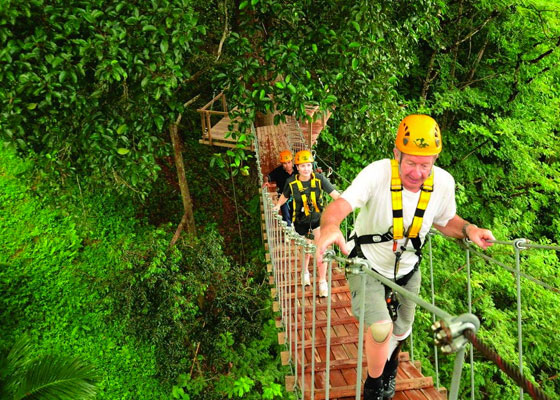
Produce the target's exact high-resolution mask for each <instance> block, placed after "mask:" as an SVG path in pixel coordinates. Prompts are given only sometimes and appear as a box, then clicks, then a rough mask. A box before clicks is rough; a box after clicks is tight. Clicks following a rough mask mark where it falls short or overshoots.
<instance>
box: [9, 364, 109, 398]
mask: <svg viewBox="0 0 560 400" xmlns="http://www.w3.org/2000/svg"><path fill="white" fill-rule="evenodd" d="M98 380H99V377H98V374H97V373H96V371H95V369H94V368H93V366H91V365H90V364H88V363H85V362H84V361H82V360H81V359H79V358H75V357H74V358H68V357H62V356H44V357H40V358H38V359H36V360H34V361H32V362H30V363H28V364H27V365H26V369H25V373H24V374H23V376H22V378H21V381H20V382H19V383H18V385H17V387H16V388H15V395H14V400H70V399H73V400H81V399H83V400H88V399H93V398H95V395H96V393H97V387H96V383H97V381H98Z"/></svg>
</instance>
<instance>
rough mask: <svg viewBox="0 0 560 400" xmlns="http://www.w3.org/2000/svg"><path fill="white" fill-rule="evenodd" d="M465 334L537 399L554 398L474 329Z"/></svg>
mask: <svg viewBox="0 0 560 400" xmlns="http://www.w3.org/2000/svg"><path fill="white" fill-rule="evenodd" d="M463 335H464V336H465V337H466V338H467V339H468V340H469V342H471V343H472V344H473V346H474V347H475V348H476V349H477V350H478V351H480V352H481V353H482V354H483V355H484V356H485V357H486V358H488V359H489V360H491V361H493V362H494V363H495V364H496V365H497V366H498V367H499V368H500V369H501V370H502V371H503V372H505V373H506V374H507V376H509V377H510V378H511V379H513V380H514V381H515V383H517V384H518V385H519V386H521V387H522V388H523V390H525V391H526V392H527V393H529V395H530V396H531V398H533V399H536V400H552V398H551V397H550V396H548V395H547V394H545V393H544V392H543V391H542V390H541V389H539V388H538V387H536V386H535V385H533V383H531V382H530V381H529V380H528V379H527V378H526V377H525V376H524V375H523V373H522V372H521V371H519V369H518V368H517V367H515V366H513V365H511V364H510V363H508V362H507V361H505V360H504V359H503V358H502V357H500V355H499V354H498V353H496V352H495V351H494V350H492V349H491V348H490V347H489V346H488V345H486V344H485V343H483V342H482V341H481V340H480V339H479V338H478V337H477V336H476V334H475V333H474V332H473V330H472V329H465V330H464V331H463Z"/></svg>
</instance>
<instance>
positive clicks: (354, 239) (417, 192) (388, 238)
mask: <svg viewBox="0 0 560 400" xmlns="http://www.w3.org/2000/svg"><path fill="white" fill-rule="evenodd" d="M441 148H442V141H441V132H440V130H439V126H438V124H437V123H436V121H435V120H434V119H433V118H431V117H429V116H427V115H417V114H414V115H409V116H407V117H406V118H404V119H403V120H402V121H401V123H400V125H399V128H398V131H397V138H396V140H395V148H394V150H393V152H394V156H395V159H394V160H388V159H385V160H379V161H375V162H373V163H371V164H370V165H368V166H367V167H365V168H364V169H363V170H362V171H361V172H360V173H359V174H358V176H357V177H356V178H355V179H354V181H353V182H352V184H351V185H350V187H348V189H346V191H344V193H343V194H342V195H341V197H340V198H339V199H337V200H335V201H334V202H332V203H331V204H330V205H329V206H328V207H327V208H326V209H325V210H324V212H323V215H322V218H321V232H322V233H321V237H320V238H319V240H318V242H317V244H316V245H317V254H316V256H317V263H320V262H321V261H322V258H323V253H324V251H325V250H326V248H327V247H328V246H329V245H331V244H333V243H334V244H336V245H338V246H339V247H340V248H341V250H342V252H343V253H344V254H346V255H348V254H350V256H352V257H356V256H358V257H362V258H367V259H368V260H370V261H371V262H372V263H373V265H374V269H375V270H376V271H377V272H378V273H380V274H381V275H383V276H385V277H387V278H389V279H393V280H395V281H396V282H397V284H399V285H401V286H403V287H404V288H406V289H407V290H409V291H411V292H413V293H416V294H417V293H418V292H419V290H420V280H421V279H420V270H419V264H420V260H421V249H422V245H423V243H424V239H425V237H426V234H427V233H428V232H429V230H430V228H431V227H432V226H434V227H435V228H436V229H438V230H439V231H441V232H442V233H443V234H445V235H447V236H451V237H454V238H458V239H461V238H464V237H468V238H469V239H470V240H472V241H473V242H474V243H476V244H477V245H478V246H480V247H482V248H483V249H486V248H487V247H488V246H490V245H491V243H489V242H488V241H489V240H494V236H493V235H492V232H490V231H489V230H487V229H482V228H479V227H477V226H476V225H473V224H471V223H469V222H467V221H465V220H464V219H462V218H461V217H459V216H458V215H457V214H456V204H455V181H454V179H453V177H452V176H451V175H450V174H449V173H448V172H446V171H445V170H443V169H441V168H439V167H436V166H435V165H434V163H435V161H436V159H437V157H438V155H439V153H440V152H441ZM357 208H359V209H360V213H359V215H358V217H357V219H356V224H355V229H354V231H353V232H352V233H351V235H350V238H349V240H348V244H347V245H346V243H345V240H344V237H343V235H342V233H341V231H340V223H341V222H342V220H343V219H344V218H346V216H347V215H348V214H350V213H351V212H352V210H355V209H357ZM360 279H361V278H360V276H358V275H354V276H350V277H349V278H348V283H349V286H350V291H351V293H352V299H353V301H352V311H353V312H354V314H355V315H359V313H360V298H361V293H360V290H361V289H360ZM365 279H366V292H365V296H366V302H365V310H364V313H365V322H366V326H367V333H366V335H365V350H366V359H367V365H368V377H367V380H366V382H365V384H364V400H386V399H391V398H392V397H393V395H394V393H395V382H396V381H395V378H396V373H397V366H398V353H399V350H400V344H401V343H402V341H403V340H405V339H406V338H407V337H408V336H409V335H410V332H411V330H412V323H413V321H414V312H415V304H414V302H412V301H410V300H407V299H404V298H400V296H397V295H396V294H395V293H393V291H392V290H390V288H388V287H385V286H384V285H383V284H382V283H381V282H379V281H377V280H376V279H374V278H372V277H370V276H369V275H366V276H365ZM398 303H400V304H399V307H398V311H397V304H398Z"/></svg>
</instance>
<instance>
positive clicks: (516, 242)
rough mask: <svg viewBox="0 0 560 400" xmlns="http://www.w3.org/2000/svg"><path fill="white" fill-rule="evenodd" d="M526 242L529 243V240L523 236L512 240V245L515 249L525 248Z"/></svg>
mask: <svg viewBox="0 0 560 400" xmlns="http://www.w3.org/2000/svg"><path fill="white" fill-rule="evenodd" d="M526 244H529V240H527V239H524V238H519V239H515V240H514V241H513V247H515V248H516V249H517V250H527V249H528V247H527V246H525V245H526Z"/></svg>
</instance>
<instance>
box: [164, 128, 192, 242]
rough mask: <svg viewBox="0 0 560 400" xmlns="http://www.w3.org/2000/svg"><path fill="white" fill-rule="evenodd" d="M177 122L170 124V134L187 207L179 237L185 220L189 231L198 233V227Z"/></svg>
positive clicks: (182, 193)
mask: <svg viewBox="0 0 560 400" xmlns="http://www.w3.org/2000/svg"><path fill="white" fill-rule="evenodd" d="M177 126H178V125H177V123H172V124H171V125H170V126H169V134H170V135H171V142H172V143H173V152H174V155H175V165H176V167H177V177H178V178H179V188H180V189H181V199H182V200H183V208H184V209H185V215H184V216H183V218H182V220H181V223H180V224H179V227H178V228H177V232H176V233H175V236H177V237H178V235H179V234H180V230H181V229H182V228H183V227H184V225H185V222H186V225H187V232H188V233H190V234H192V235H196V228H195V225H194V213H193V206H192V200H191V194H190V192H189V185H188V183H187V176H186V174H185V164H184V163H183V154H182V153H181V138H180V137H179V133H178V128H177ZM174 239H175V240H174V241H173V242H172V245H173V244H174V243H175V241H176V238H175V237H174Z"/></svg>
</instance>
